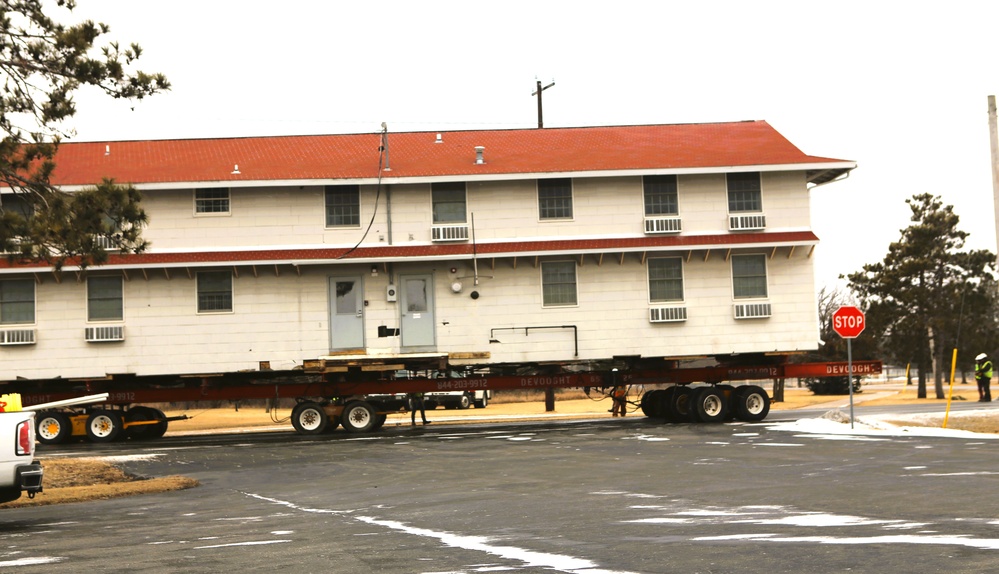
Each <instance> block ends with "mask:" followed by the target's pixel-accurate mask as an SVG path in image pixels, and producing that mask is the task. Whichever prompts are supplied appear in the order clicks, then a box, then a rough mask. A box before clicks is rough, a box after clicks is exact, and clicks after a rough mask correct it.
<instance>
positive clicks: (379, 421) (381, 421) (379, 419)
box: [371, 413, 388, 430]
mask: <svg viewBox="0 0 999 574" xmlns="http://www.w3.org/2000/svg"><path fill="white" fill-rule="evenodd" d="M387 420H388V415H387V414H385V413H381V414H377V415H375V423H374V424H373V425H371V430H378V429H380V428H382V427H383V426H385V421H387Z"/></svg>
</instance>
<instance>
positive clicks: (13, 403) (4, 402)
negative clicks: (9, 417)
mask: <svg viewBox="0 0 999 574" xmlns="http://www.w3.org/2000/svg"><path fill="white" fill-rule="evenodd" d="M20 410H21V395H19V394H18V393H10V394H8V395H0V413H16V412H18V411H20Z"/></svg>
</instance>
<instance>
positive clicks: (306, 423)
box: [291, 401, 329, 434]
mask: <svg viewBox="0 0 999 574" xmlns="http://www.w3.org/2000/svg"><path fill="white" fill-rule="evenodd" d="M327 425H329V416H328V415H327V414H326V411H325V410H324V409H323V407H322V405H320V404H319V403H314V402H311V401H309V402H304V403H298V404H297V405H295V408H294V409H292V411H291V426H293V427H295V430H296V431H298V434H320V433H322V432H323V431H325V430H326V426H327Z"/></svg>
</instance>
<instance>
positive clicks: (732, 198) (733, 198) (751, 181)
mask: <svg viewBox="0 0 999 574" xmlns="http://www.w3.org/2000/svg"><path fill="white" fill-rule="evenodd" d="M728 211H729V213H736V212H740V211H755V212H760V211H763V196H762V192H761V191H760V173H759V172H756V171H754V172H749V173H730V174H728Z"/></svg>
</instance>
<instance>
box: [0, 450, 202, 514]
mask: <svg viewBox="0 0 999 574" xmlns="http://www.w3.org/2000/svg"><path fill="white" fill-rule="evenodd" d="M41 462H42V468H44V469H45V478H44V481H43V484H44V486H45V490H44V491H42V492H41V493H39V494H36V495H35V497H34V498H28V497H27V496H26V495H22V496H21V498H19V499H17V500H15V501H13V502H8V503H6V504H0V509H4V508H19V507H25V506H46V505H49V504H63V503H67V502H84V501H88V500H106V499H109V498H120V497H123V496H133V495H136V494H150V493H154V492H169V491H172V490H183V489H185V488H194V487H195V486H198V481H196V480H194V479H193V478H187V477H185V476H165V477H162V478H144V477H140V476H136V475H133V474H129V473H126V472H125V471H123V470H122V469H120V468H118V467H117V466H115V465H113V464H111V463H108V462H104V461H100V460H95V459H87V458H69V459H44V458H43V459H41Z"/></svg>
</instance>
